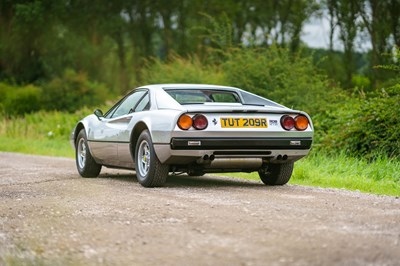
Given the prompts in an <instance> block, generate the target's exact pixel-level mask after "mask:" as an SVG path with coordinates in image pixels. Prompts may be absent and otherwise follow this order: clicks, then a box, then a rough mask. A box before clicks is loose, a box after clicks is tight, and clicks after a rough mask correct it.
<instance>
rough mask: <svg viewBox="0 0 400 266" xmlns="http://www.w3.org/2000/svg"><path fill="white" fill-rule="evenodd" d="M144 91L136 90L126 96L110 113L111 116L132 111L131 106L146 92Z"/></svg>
mask: <svg viewBox="0 0 400 266" xmlns="http://www.w3.org/2000/svg"><path fill="white" fill-rule="evenodd" d="M146 93H147V92H146V91H137V92H134V93H132V94H131V95H129V96H128V97H126V99H125V100H124V101H123V102H122V103H121V104H120V105H119V106H118V107H117V108H116V110H115V112H114V113H113V114H112V116H111V118H115V117H118V116H122V115H127V114H129V113H131V112H133V108H135V106H136V105H137V103H138V102H139V101H140V100H141V99H142V97H143V96H144V95H145V94H146Z"/></svg>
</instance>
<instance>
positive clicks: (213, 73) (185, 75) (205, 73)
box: [142, 56, 226, 84]
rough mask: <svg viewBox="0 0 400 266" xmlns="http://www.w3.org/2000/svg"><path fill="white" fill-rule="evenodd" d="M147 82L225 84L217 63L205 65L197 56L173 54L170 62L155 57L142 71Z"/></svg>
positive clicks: (144, 80)
mask: <svg viewBox="0 0 400 266" xmlns="http://www.w3.org/2000/svg"><path fill="white" fill-rule="evenodd" d="M142 79H143V82H144V83H145V84H160V83H200V84H201V83H205V84H225V83H226V82H225V79H224V75H223V73H222V72H221V71H220V69H219V68H218V67H217V66H215V65H207V66H205V65H203V64H202V63H201V62H200V60H199V59H198V58H197V57H196V56H193V57H190V58H188V59H185V58H182V57H179V56H172V57H171V58H170V60H169V61H168V62H162V61H161V60H160V59H153V60H151V61H149V62H148V63H147V66H146V68H145V69H144V70H143V71H142Z"/></svg>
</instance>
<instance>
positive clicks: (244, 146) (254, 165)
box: [71, 84, 313, 172]
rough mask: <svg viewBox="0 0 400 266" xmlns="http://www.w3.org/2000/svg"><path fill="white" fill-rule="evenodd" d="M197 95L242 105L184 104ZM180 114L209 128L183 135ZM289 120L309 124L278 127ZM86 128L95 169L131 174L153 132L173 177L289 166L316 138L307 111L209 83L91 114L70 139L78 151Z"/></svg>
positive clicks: (147, 89)
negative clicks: (140, 141)
mask: <svg viewBox="0 0 400 266" xmlns="http://www.w3.org/2000/svg"><path fill="white" fill-rule="evenodd" d="M199 90H201V91H202V92H205V95H206V97H208V96H210V97H211V98H210V99H211V100H212V97H213V95H212V93H217V94H218V95H216V96H218V97H222V98H224V99H225V98H226V99H228V96H229V97H233V98H232V99H228V100H232V101H237V102H212V101H211V102H208V101H207V102H200V103H199V102H194V103H190V102H189V103H185V104H180V103H179V102H178V100H179V99H178V97H189V98H190V99H195V100H198V98H196V97H200V96H199V95H200V94H199V95H198V93H197V92H198V91H199ZM227 95H228V96H227ZM232 95H233V96H232ZM174 97H175V98H174ZM226 99H225V100H226ZM182 114H187V115H189V116H190V117H193V116H194V115H196V114H202V115H204V116H205V117H206V118H207V121H208V126H207V127H206V128H205V129H204V130H196V129H195V128H193V127H191V128H190V129H188V130H182V129H181V128H180V127H179V126H178V125H177V122H178V119H179V117H180V116H181V115H182ZM283 115H289V116H292V117H295V116H297V115H304V116H306V117H307V118H308V120H309V125H308V127H307V129H306V130H304V131H298V130H296V129H295V128H294V129H291V130H285V129H283V128H282V126H281V123H280V119H281V118H282V116H283ZM81 129H84V130H85V132H86V135H87V141H88V146H89V149H90V152H91V154H92V156H93V158H94V159H95V161H96V162H97V163H99V164H102V165H105V166H110V167H121V168H131V169H134V168H135V165H134V150H135V146H136V140H137V137H138V135H139V134H140V132H142V131H143V130H144V129H148V131H149V132H150V135H151V139H152V142H153V145H154V149H155V152H156V155H157V157H158V159H159V160H160V162H161V163H165V164H168V165H170V166H171V167H170V169H171V171H175V170H182V171H186V170H187V169H188V168H196V169H202V170H203V171H205V172H213V171H218V172H223V171H236V170H237V171H242V170H246V171H247V170H249V171H255V170H257V169H258V168H259V167H260V166H261V165H262V164H263V163H266V162H268V163H271V162H272V163H283V162H288V161H296V160H298V159H300V158H302V157H304V156H305V155H307V154H308V152H309V150H310V148H311V143H312V137H313V125H312V122H311V119H310V117H309V116H308V115H307V114H306V113H304V112H301V111H296V110H292V109H289V108H287V107H284V106H282V105H279V104H277V103H275V102H273V101H270V100H268V99H265V98H262V97H259V96H257V95H254V94H251V93H248V92H246V91H243V90H240V89H238V88H233V87H224V86H215V85H203V84H159V85H148V86H143V87H139V88H137V89H135V90H134V91H132V92H131V93H130V94H128V95H127V96H125V97H124V98H123V99H122V100H121V101H119V102H118V103H117V104H116V105H115V106H114V107H112V108H111V109H110V110H109V111H108V112H107V113H106V114H104V116H100V117H99V116H96V115H94V114H92V115H89V116H87V117H85V118H84V119H82V120H81V121H79V122H78V124H77V126H76V127H75V129H74V130H73V132H72V134H71V143H72V144H73V145H75V140H76V136H77V134H78V133H79V131H80V130H81ZM282 158H283V159H284V160H283V159H282ZM211 159H212V160H211Z"/></svg>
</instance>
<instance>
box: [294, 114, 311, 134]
mask: <svg viewBox="0 0 400 266" xmlns="http://www.w3.org/2000/svg"><path fill="white" fill-rule="evenodd" d="M294 127H295V128H296V129H297V130H300V131H304V130H306V129H307V127H308V118H307V117H306V116H305V115H298V116H296V117H295V119H294Z"/></svg>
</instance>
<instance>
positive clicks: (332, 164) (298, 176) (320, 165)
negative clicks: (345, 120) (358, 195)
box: [229, 151, 400, 196]
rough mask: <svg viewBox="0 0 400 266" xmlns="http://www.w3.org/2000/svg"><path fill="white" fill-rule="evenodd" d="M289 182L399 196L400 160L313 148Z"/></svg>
mask: <svg viewBox="0 0 400 266" xmlns="http://www.w3.org/2000/svg"><path fill="white" fill-rule="evenodd" d="M229 176H234V177H241V178H245V179H250V180H259V177H258V173H254V172H253V173H229ZM290 184H297V185H305V186H318V187H324V188H344V189H348V190H358V191H362V192H367V193H372V194H380V195H391V196H400V162H399V161H398V160H390V159H387V158H378V159H377V160H375V161H373V162H368V161H367V160H364V159H359V158H353V157H349V156H347V155H345V154H338V155H327V154H325V153H321V152H316V151H313V152H311V154H310V155H309V156H307V157H306V158H304V159H301V160H299V161H297V162H296V163H295V167H294V172H293V175H292V178H291V180H290Z"/></svg>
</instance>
